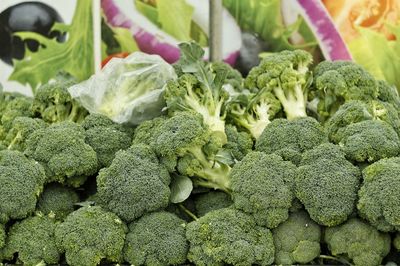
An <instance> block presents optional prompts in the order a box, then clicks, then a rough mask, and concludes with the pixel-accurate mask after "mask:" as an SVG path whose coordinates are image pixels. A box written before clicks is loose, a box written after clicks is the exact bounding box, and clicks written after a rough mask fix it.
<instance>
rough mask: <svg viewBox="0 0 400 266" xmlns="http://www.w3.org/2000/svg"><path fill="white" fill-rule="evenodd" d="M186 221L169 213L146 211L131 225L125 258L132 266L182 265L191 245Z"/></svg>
mask: <svg viewBox="0 0 400 266" xmlns="http://www.w3.org/2000/svg"><path fill="white" fill-rule="evenodd" d="M185 227H186V222H185V221H183V220H181V219H180V218H178V217H177V216H176V215H175V214H172V213H169V212H164V211H162V212H153V213H150V214H146V215H144V216H143V217H141V218H139V219H138V220H136V221H134V222H132V223H131V224H129V232H128V234H127V236H126V241H125V247H124V251H123V253H124V258H125V260H126V261H127V262H129V263H130V264H131V265H181V264H183V263H185V262H186V257H187V253H188V249H189V244H188V242H187V240H186V234H185V233H186V229H185Z"/></svg>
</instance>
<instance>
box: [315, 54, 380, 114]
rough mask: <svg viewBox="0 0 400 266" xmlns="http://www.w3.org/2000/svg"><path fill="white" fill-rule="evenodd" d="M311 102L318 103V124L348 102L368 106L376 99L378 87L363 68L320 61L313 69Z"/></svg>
mask: <svg viewBox="0 0 400 266" xmlns="http://www.w3.org/2000/svg"><path fill="white" fill-rule="evenodd" d="M310 94H311V98H315V99H317V100H318V106H317V111H318V114H319V116H320V118H321V120H322V121H324V120H326V119H327V118H329V117H330V116H331V115H333V114H334V113H335V112H336V111H337V110H338V109H339V107H340V106H341V105H342V104H344V103H346V102H348V101H351V100H360V101H364V102H368V101H370V100H375V99H377V97H378V95H379V90H378V83H377V81H376V80H375V79H374V77H373V76H372V75H371V74H369V73H368V72H367V71H366V70H365V69H364V68H362V67H361V66H359V65H357V64H356V63H353V62H351V61H323V62H321V63H319V64H318V65H317V66H316V67H315V69H314V83H313V86H312V87H311V92H310Z"/></svg>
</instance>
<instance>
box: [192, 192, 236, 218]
mask: <svg viewBox="0 0 400 266" xmlns="http://www.w3.org/2000/svg"><path fill="white" fill-rule="evenodd" d="M232 204H233V201H232V199H231V196H230V195H229V194H227V193H225V192H222V191H209V192H207V193H202V194H199V195H196V197H195V198H194V205H195V209H196V214H197V216H198V217H202V216H204V215H206V214H207V213H209V212H210V211H215V210H219V209H223V208H227V207H229V206H231V205H232Z"/></svg>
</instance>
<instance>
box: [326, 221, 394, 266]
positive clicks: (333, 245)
mask: <svg viewBox="0 0 400 266" xmlns="http://www.w3.org/2000/svg"><path fill="white" fill-rule="evenodd" d="M324 240H325V242H326V243H327V244H328V249H329V250H330V252H331V253H332V255H334V256H337V255H339V256H343V255H344V256H346V257H348V258H350V259H351V260H352V261H353V263H354V265H355V266H375V265H381V263H382V259H383V258H384V257H385V256H386V255H387V254H388V253H389V251H390V236H389V235H388V234H385V233H381V232H379V231H378V230H376V229H375V228H374V227H373V226H371V225H369V224H367V223H365V222H364V221H362V220H360V219H358V218H352V219H350V220H348V221H347V222H345V223H344V224H341V225H338V226H335V227H328V228H326V229H325V237H324Z"/></svg>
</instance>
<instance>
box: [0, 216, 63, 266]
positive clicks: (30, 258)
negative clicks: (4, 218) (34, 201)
mask: <svg viewBox="0 0 400 266" xmlns="http://www.w3.org/2000/svg"><path fill="white" fill-rule="evenodd" d="M55 228H56V223H55V221H54V220H53V219H52V218H49V217H46V216H33V217H28V218H26V219H24V220H22V221H20V222H16V223H15V224H13V225H12V226H11V228H10V229H9V232H8V236H7V241H6V246H5V248H4V249H3V252H2V253H3V256H4V258H6V259H9V260H12V259H13V257H14V254H17V264H23V265H43V264H58V261H59V259H60V254H61V252H60V250H59V249H58V247H57V245H56V240H55V235H54V231H55Z"/></svg>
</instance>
